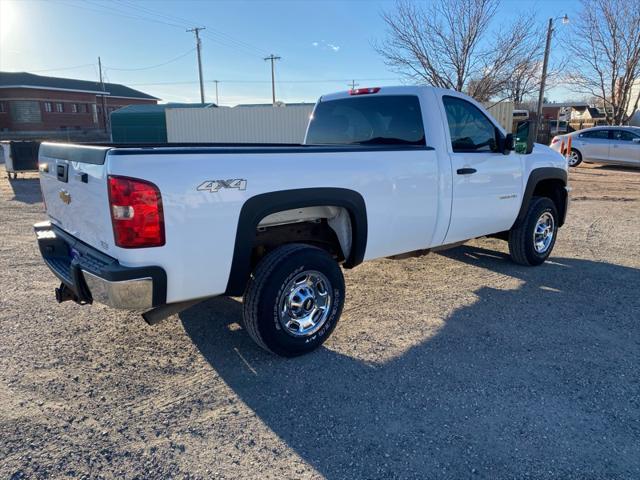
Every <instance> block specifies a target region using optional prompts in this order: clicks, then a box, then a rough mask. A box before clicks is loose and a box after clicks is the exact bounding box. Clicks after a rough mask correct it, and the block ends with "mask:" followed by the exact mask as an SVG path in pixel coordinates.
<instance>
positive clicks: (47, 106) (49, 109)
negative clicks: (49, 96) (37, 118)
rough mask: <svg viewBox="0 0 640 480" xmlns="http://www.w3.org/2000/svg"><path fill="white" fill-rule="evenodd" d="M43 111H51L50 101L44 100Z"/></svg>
mask: <svg viewBox="0 0 640 480" xmlns="http://www.w3.org/2000/svg"><path fill="white" fill-rule="evenodd" d="M44 111H45V112H52V111H53V108H52V105H51V102H44Z"/></svg>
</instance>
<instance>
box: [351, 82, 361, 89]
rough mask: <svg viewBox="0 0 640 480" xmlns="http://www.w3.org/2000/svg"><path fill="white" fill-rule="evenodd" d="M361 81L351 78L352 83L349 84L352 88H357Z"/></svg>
mask: <svg viewBox="0 0 640 480" xmlns="http://www.w3.org/2000/svg"><path fill="white" fill-rule="evenodd" d="M359 85H360V84H359V83H356V81H355V80H351V83H350V84H349V86H350V87H351V90H355V89H356V87H357V86H359Z"/></svg>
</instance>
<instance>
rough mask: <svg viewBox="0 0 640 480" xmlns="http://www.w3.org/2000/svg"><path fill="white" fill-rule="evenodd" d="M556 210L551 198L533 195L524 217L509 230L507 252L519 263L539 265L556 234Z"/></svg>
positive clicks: (547, 252)
mask: <svg viewBox="0 0 640 480" xmlns="http://www.w3.org/2000/svg"><path fill="white" fill-rule="evenodd" d="M557 219H558V211H557V210H556V206H555V204H554V203H553V201H551V199H549V198H546V197H533V199H532V200H531V204H530V205H529V209H528V210H527V214H526V215H525V218H524V219H523V220H522V222H521V223H520V225H519V226H518V227H516V228H512V229H511V230H510V231H509V253H510V254H511V259H512V260H513V261H514V262H515V263H519V264H520V265H540V264H541V263H544V261H545V260H546V259H547V258H548V257H549V255H551V251H552V250H553V246H554V245H555V243H556V237H557V236H558V221H557Z"/></svg>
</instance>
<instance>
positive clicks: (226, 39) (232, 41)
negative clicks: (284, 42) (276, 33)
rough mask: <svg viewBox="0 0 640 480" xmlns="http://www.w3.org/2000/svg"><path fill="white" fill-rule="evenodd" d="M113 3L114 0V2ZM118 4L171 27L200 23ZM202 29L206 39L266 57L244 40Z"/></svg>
mask: <svg viewBox="0 0 640 480" xmlns="http://www.w3.org/2000/svg"><path fill="white" fill-rule="evenodd" d="M114 1H115V0H114ZM118 3H119V4H120V5H122V6H124V7H128V8H132V9H135V10H137V11H139V12H142V13H144V14H146V15H152V16H154V17H155V18H157V19H161V21H170V22H172V25H173V24H174V23H175V22H180V23H182V24H183V25H184V26H188V25H193V24H194V23H200V22H194V21H193V20H191V19H187V18H184V17H179V16H177V15H173V16H172V15H168V14H165V13H161V12H158V11H155V10H151V9H149V8H146V7H143V6H141V5H136V4H133V3H132V2H130V1H127V0H119V1H118ZM203 26H204V27H206V28H207V32H205V33H204V34H203V35H204V36H206V37H209V38H210V39H211V40H213V41H215V42H217V43H220V44H222V45H225V46H228V47H230V48H236V49H242V50H244V52H243V53H249V52H251V53H249V54H250V55H258V56H260V57H264V56H266V55H267V52H266V51H265V50H262V49H261V48H259V47H257V46H255V45H252V44H250V43H248V42H246V41H244V40H240V39H238V38H235V37H233V36H231V35H229V34H227V33H224V32H222V31H220V30H217V29H215V28H211V27H210V26H209V25H203Z"/></svg>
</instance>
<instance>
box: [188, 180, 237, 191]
mask: <svg viewBox="0 0 640 480" xmlns="http://www.w3.org/2000/svg"><path fill="white" fill-rule="evenodd" d="M221 188H237V189H238V190H246V189H247V181H246V180H245V179H244V178H232V179H229V180H206V181H204V182H202V183H201V184H200V185H198V188H197V189H196V190H198V191H199V192H210V193H216V192H217V191H219V190H220V189H221Z"/></svg>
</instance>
